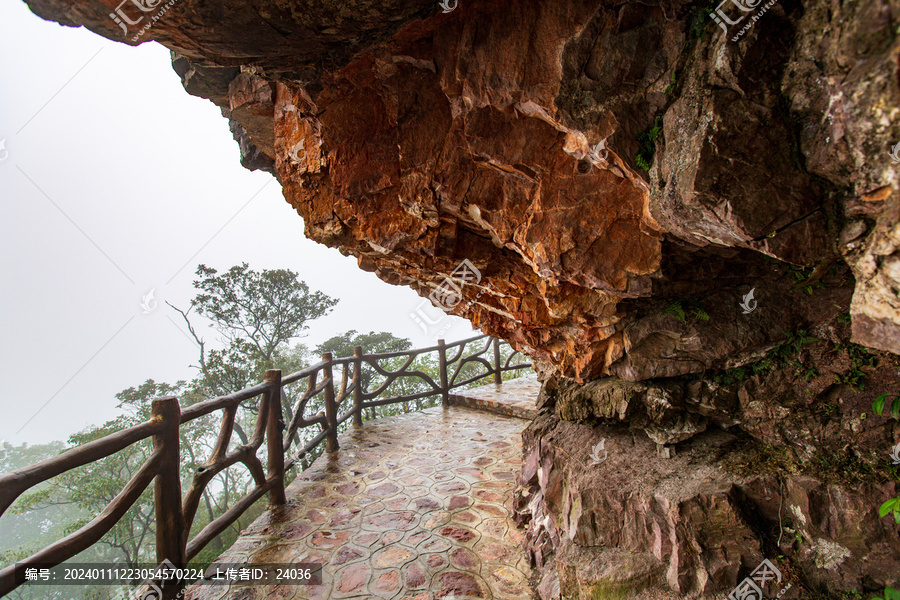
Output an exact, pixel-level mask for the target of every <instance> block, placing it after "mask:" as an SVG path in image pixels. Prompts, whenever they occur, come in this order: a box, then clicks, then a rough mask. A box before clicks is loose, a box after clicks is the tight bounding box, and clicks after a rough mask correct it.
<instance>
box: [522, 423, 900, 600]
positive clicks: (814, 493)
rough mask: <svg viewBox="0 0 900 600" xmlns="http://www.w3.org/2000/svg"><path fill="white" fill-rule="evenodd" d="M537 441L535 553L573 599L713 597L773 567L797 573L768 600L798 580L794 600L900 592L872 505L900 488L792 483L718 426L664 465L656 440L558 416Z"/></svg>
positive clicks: (528, 446) (533, 453)
mask: <svg viewBox="0 0 900 600" xmlns="http://www.w3.org/2000/svg"><path fill="white" fill-rule="evenodd" d="M601 439H602V440H605V443H604V445H605V456H606V458H605V459H604V460H602V462H600V463H599V464H596V461H595V460H594V459H593V458H592V457H591V448H592V447H593V446H594V445H595V444H596V443H597V442H599V441H600V440H601ZM523 443H524V448H525V466H524V468H523V472H522V475H521V477H520V479H519V484H520V492H519V494H518V495H517V498H516V502H517V510H518V513H519V515H520V518H521V520H522V521H523V522H527V523H528V524H529V526H528V531H527V533H526V549H527V550H528V552H529V555H530V557H531V559H532V561H533V564H534V565H535V566H537V567H538V568H539V569H542V571H543V572H544V573H545V575H544V577H545V578H546V580H547V581H546V582H545V583H544V588H545V590H548V591H549V590H553V589H555V586H557V585H558V588H559V593H560V594H562V596H563V597H565V598H575V599H585V600H587V599H592V598H634V597H639V594H641V593H648V592H650V591H652V590H658V591H674V592H678V593H680V594H683V595H690V596H701V597H712V595H713V594H714V593H717V592H724V593H728V592H730V591H731V590H732V589H733V588H734V587H735V586H736V585H737V584H738V583H739V582H740V581H742V580H743V578H744V577H746V576H748V575H749V574H750V572H751V571H753V570H754V569H755V568H756V567H757V565H759V563H761V562H762V560H763V559H765V558H768V559H770V560H772V561H773V564H776V566H777V567H778V568H779V570H780V571H781V572H782V574H783V576H784V579H783V580H782V582H781V583H780V585H779V586H777V587H772V588H771V589H767V590H766V592H767V594H766V597H774V596H775V594H776V593H777V592H778V591H780V589H782V588H784V587H787V585H788V584H791V588H792V590H789V591H788V592H787V593H786V595H785V596H783V597H785V598H796V597H798V591H799V590H801V589H803V590H805V591H807V592H811V593H812V594H816V593H817V592H818V593H828V592H831V593H835V594H838V593H839V592H840V591H841V590H848V591H849V590H851V589H857V590H859V589H862V588H863V583H868V584H872V583H875V584H876V585H879V586H882V587H883V586H884V585H886V584H892V583H896V579H897V571H896V565H897V564H898V561H900V537H898V536H897V531H896V528H895V527H893V526H892V524H891V523H889V522H888V521H887V520H880V519H879V518H878V515H877V514H876V513H875V512H874V511H872V510H871V507H872V505H873V504H875V503H876V502H879V501H882V500H883V499H886V498H888V497H890V496H893V495H896V494H898V493H900V485H898V483H897V482H893V483H880V484H876V483H864V484H857V485H852V486H851V485H841V484H833V483H831V484H830V483H826V482H823V481H822V480H820V479H817V478H815V477H809V476H804V475H799V474H798V475H787V476H785V477H783V478H779V477H776V476H775V475H772V474H769V473H766V472H765V466H766V465H765V463H762V462H760V460H759V458H760V457H759V456H758V455H755V454H753V453H752V452H751V451H750V449H749V448H748V447H747V446H746V445H744V444H742V443H741V442H740V440H739V438H738V437H736V436H735V435H732V434H731V433H727V432H724V431H721V430H718V429H717V430H711V431H708V432H705V433H703V434H700V435H697V436H695V437H694V438H693V439H691V441H690V442H687V443H685V444H683V445H681V446H679V448H678V452H677V453H676V454H675V456H674V457H672V458H663V457H661V456H659V455H658V453H657V449H656V445H655V444H654V443H653V442H652V441H651V440H649V439H648V438H647V437H646V436H644V435H641V434H636V433H633V432H629V431H628V430H626V429H624V428H621V427H615V426H609V425H598V426H595V427H591V426H588V425H584V424H577V423H572V422H567V421H563V420H560V419H559V418H558V417H557V416H555V415H554V414H553V411H551V410H545V411H544V412H542V413H541V415H539V417H538V418H537V419H536V420H535V421H534V422H533V423H532V425H531V426H530V427H529V428H528V429H527V430H526V433H525V436H524V440H523ZM601 457H602V456H601ZM541 595H542V598H544V599H545V600H546V599H548V598H554V597H557V596H556V595H554V594H553V593H552V592H548V593H543V594H541ZM803 597H816V596H815V595H806V596H803Z"/></svg>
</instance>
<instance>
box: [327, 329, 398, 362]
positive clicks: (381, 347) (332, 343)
mask: <svg viewBox="0 0 900 600" xmlns="http://www.w3.org/2000/svg"><path fill="white" fill-rule="evenodd" d="M354 346H361V347H362V349H363V352H365V353H366V354H381V353H387V352H402V351H403V350H409V348H410V347H411V346H412V342H410V341H409V340H408V339H406V338H398V337H397V336H395V335H394V334H392V333H388V332H386V331H382V332H380V333H375V332H374V331H370V332H369V333H357V332H356V330H355V329H351V330H350V331H348V332H347V333H344V334H343V335H336V336H334V337H333V338H331V339H329V340H326V341H324V342H322V343H321V344H319V345H318V346H316V352H317V353H319V354H322V353H324V352H331V353H332V354H333V355H334V357H335V358H342V357H345V356H353V348H354Z"/></svg>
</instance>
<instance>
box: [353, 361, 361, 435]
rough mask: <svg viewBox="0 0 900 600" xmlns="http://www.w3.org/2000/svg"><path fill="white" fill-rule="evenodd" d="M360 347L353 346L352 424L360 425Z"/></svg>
mask: <svg viewBox="0 0 900 600" xmlns="http://www.w3.org/2000/svg"><path fill="white" fill-rule="evenodd" d="M362 355H363V350H362V346H353V424H354V425H362V411H363V391H362Z"/></svg>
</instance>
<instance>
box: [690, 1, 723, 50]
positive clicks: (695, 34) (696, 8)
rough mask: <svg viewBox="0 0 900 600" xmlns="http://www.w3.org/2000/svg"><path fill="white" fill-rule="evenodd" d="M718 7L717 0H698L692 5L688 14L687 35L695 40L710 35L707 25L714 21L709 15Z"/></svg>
mask: <svg viewBox="0 0 900 600" xmlns="http://www.w3.org/2000/svg"><path fill="white" fill-rule="evenodd" d="M715 9H716V3H715V0H697V2H695V3H694V4H693V5H692V6H691V11H690V14H689V16H688V27H687V36H688V39H689V40H691V41H693V40H696V39H698V38H701V37H706V35H708V31H709V29H707V27H708V26H709V24H710V23H711V22H712V19H710V18H709V15H711V14H712V13H713V11H715Z"/></svg>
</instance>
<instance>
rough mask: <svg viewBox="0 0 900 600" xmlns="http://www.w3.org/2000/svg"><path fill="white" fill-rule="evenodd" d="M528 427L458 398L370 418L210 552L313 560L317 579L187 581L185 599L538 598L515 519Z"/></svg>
mask: <svg viewBox="0 0 900 600" xmlns="http://www.w3.org/2000/svg"><path fill="white" fill-rule="evenodd" d="M504 385H508V384H504ZM489 387H494V386H489ZM534 397H535V396H532V403H533V401H534V400H533V399H534ZM524 425H525V423H524V422H523V421H522V420H520V419H515V418H510V417H506V416H498V415H495V414H489V413H486V412H482V411H475V410H470V409H466V408H455V407H451V408H450V409H447V410H446V411H445V410H444V409H441V408H432V409H428V410H425V411H422V412H418V413H409V414H406V415H401V416H398V417H390V418H385V419H378V420H375V421H367V422H366V424H365V425H364V426H363V427H362V428H359V429H356V428H354V429H352V430H351V431H349V432H347V433H346V434H344V435H343V436H342V437H341V440H340V443H341V449H340V451H339V452H337V453H335V454H333V455H330V456H329V455H324V456H322V457H320V458H319V459H318V460H316V461H315V463H313V465H312V466H311V467H310V468H309V469H307V470H306V471H305V472H304V473H303V474H302V475H300V476H299V477H298V478H297V479H296V480H295V481H294V482H293V483H292V484H291V485H290V486H289V487H288V491H287V497H288V504H287V505H286V506H285V507H283V508H282V509H278V510H273V511H267V512H265V513H263V515H262V516H261V517H260V518H259V519H257V520H256V521H255V522H254V523H253V524H252V525H251V526H250V527H249V528H248V529H247V530H245V531H244V532H243V535H242V536H241V537H240V538H238V540H237V542H236V543H235V544H234V545H233V546H232V547H231V549H229V550H228V551H227V552H226V553H225V554H223V555H222V556H221V557H220V558H219V560H218V561H217V562H219V563H249V564H250V565H252V564H261V563H266V564H273V563H296V562H315V563H320V564H322V565H323V569H322V585H317V586H300V585H290V586H289V585H274V584H271V585H265V586H256V587H254V586H251V585H249V584H246V583H245V584H241V583H231V584H221V585H220V584H217V585H204V586H200V585H194V586H192V587H190V588H188V590H187V593H186V594H185V598H187V599H188V600H214V599H215V600H219V599H229V600H238V599H240V600H255V599H263V598H269V599H288V598H290V599H310V600H311V599H319V598H322V599H324V598H335V599H338V598H386V599H396V600H435V599H439V598H444V599H451V598H455V599H456V600H463V599H471V598H485V599H504V600H518V599H522V600H525V599H532V598H534V597H535V596H534V595H533V592H532V590H531V587H530V585H529V577H530V576H531V569H530V568H529V565H528V562H527V560H526V558H525V554H524V552H523V550H522V538H523V532H522V531H521V530H519V529H517V528H516V526H515V524H514V523H513V521H512V520H511V518H510V514H511V507H512V493H513V486H514V482H515V478H516V476H517V474H518V473H519V469H520V466H521V456H522V454H521V436H520V432H521V430H522V429H523V427H524ZM250 565H248V566H250Z"/></svg>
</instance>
